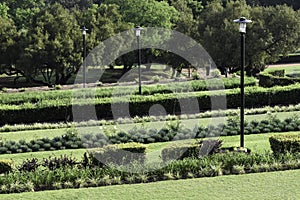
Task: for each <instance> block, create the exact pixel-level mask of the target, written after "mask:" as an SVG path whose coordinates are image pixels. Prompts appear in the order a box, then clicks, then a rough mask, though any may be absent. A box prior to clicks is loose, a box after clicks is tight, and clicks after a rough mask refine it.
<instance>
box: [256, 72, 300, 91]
mask: <svg viewBox="0 0 300 200" xmlns="http://www.w3.org/2000/svg"><path fill="white" fill-rule="evenodd" d="M295 83H300V78H290V77H285V70H274V71H270V72H261V73H260V74H259V85H260V86H262V87H273V86H286V85H291V84H295Z"/></svg>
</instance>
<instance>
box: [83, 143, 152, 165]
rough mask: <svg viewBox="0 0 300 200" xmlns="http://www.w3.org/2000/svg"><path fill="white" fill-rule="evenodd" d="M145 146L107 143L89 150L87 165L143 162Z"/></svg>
mask: <svg viewBox="0 0 300 200" xmlns="http://www.w3.org/2000/svg"><path fill="white" fill-rule="evenodd" d="M145 152H146V146H145V145H143V144H139V143H134V142H133V143H126V144H118V145H108V146H105V147H103V148H99V149H96V150H92V151H89V153H88V155H89V156H88V159H89V160H90V161H89V163H90V164H89V165H92V166H102V167H103V166H105V165H111V164H112V165H129V164H132V163H140V164H144V162H145V159H146V153H145Z"/></svg>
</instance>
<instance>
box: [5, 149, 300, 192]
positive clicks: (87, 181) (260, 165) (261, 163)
mask: <svg viewBox="0 0 300 200" xmlns="http://www.w3.org/2000/svg"><path fill="white" fill-rule="evenodd" d="M299 161H300V154H290V155H287V154H283V155H280V156H274V155H273V154H244V153H221V154H214V155H211V156H205V157H203V158H201V159H194V158H186V159H184V160H177V161H174V162H170V163H155V168H154V167H153V164H152V163H149V164H147V163H145V164H136V163H132V164H131V165H130V166H127V167H126V166H120V167H118V166H104V167H86V168H82V166H80V165H79V166H72V167H68V166H62V167H61V168H56V169H53V170H50V169H47V168H46V169H45V168H37V169H36V170H34V171H27V172H26V171H25V172H24V171H22V172H20V171H12V172H11V173H8V174H6V175H5V176H0V185H1V189H0V193H17V192H33V191H35V192H36V191H41V190H53V189H66V188H85V187H98V186H108V185H120V184H134V183H148V182H155V181H161V180H177V179H187V178H201V177H213V176H222V175H229V174H245V173H258V172H268V171H279V170H290V169H299V168H300V162H299ZM82 162H85V161H82ZM124 168H125V169H130V171H129V170H127V171H124V170H122V169H124Z"/></svg>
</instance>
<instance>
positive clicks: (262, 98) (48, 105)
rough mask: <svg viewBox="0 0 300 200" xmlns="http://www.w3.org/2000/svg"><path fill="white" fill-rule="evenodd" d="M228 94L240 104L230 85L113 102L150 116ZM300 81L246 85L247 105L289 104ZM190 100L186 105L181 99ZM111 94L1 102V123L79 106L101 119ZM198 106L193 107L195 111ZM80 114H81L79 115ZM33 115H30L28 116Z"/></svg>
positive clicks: (60, 117)
mask: <svg viewBox="0 0 300 200" xmlns="http://www.w3.org/2000/svg"><path fill="white" fill-rule="evenodd" d="M224 95H226V101H227V108H238V107H240V90H239V89H230V90H226V91H205V92H193V93H171V94H156V95H151V96H139V95H132V96H130V99H126V98H124V97H121V98H115V99H114V102H113V103H114V104H119V105H121V106H124V107H125V108H128V107H129V111H130V115H131V116H132V117H133V116H147V115H148V114H149V110H150V108H151V106H153V105H155V104H159V105H162V106H163V107H164V108H165V110H166V113H167V114H180V113H181V110H182V107H184V106H189V104H188V102H189V101H190V100H191V99H197V100H198V104H199V108H200V111H207V110H211V98H218V97H224ZM299 96H300V84H294V85H289V86H284V87H280V86H276V87H272V88H262V87H246V88H245V106H246V107H247V108H254V107H263V106H275V105H289V104H297V103H299V102H300V98H299ZM179 100H180V101H184V102H187V103H186V104H184V105H181V104H180V101H179ZM112 106H115V105H112V100H111V98H101V99H78V100H76V102H73V105H72V102H71V101H70V100H67V99H64V100H61V101H57V100H48V101H47V100H45V101H42V102H40V103H39V104H24V105H1V106H0V125H4V124H17V123H34V122H58V121H68V120H73V117H72V109H73V110H76V115H77V116H76V117H77V119H76V120H78V121H80V120H86V119H85V118H84V117H85V116H89V112H91V111H93V110H94V109H95V110H96V113H97V117H98V119H111V118H112V117H113V113H112V110H111V108H112ZM195 113H197V110H191V113H184V114H195ZM79 114H81V115H82V116H78V115H79ZM122 114H123V113H120V114H119V117H128V116H126V113H125V114H124V115H122ZM28 116H30V117H28Z"/></svg>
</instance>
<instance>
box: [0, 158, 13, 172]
mask: <svg viewBox="0 0 300 200" xmlns="http://www.w3.org/2000/svg"><path fill="white" fill-rule="evenodd" d="M12 169H13V162H12V161H11V160H3V159H2V160H0V174H7V173H9V172H11V171H12Z"/></svg>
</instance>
